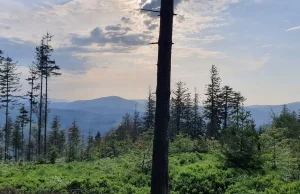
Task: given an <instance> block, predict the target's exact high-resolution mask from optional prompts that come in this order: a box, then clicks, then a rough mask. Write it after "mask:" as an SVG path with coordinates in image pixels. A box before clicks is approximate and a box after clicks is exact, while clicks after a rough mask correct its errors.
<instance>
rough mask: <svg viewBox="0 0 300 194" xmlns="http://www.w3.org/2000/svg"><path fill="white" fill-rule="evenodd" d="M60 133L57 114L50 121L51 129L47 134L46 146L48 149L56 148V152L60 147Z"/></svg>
mask: <svg viewBox="0 0 300 194" xmlns="http://www.w3.org/2000/svg"><path fill="white" fill-rule="evenodd" d="M60 135H61V132H60V119H59V116H57V115H56V116H54V119H53V121H52V124H51V131H50V134H49V141H48V147H49V148H50V150H56V151H57V152H58V149H62V144H61V142H60V141H61V138H60Z"/></svg>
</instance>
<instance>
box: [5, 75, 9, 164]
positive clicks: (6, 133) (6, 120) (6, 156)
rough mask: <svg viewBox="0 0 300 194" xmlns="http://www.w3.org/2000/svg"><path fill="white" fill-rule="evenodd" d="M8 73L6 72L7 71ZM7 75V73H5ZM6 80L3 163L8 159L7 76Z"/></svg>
mask: <svg viewBox="0 0 300 194" xmlns="http://www.w3.org/2000/svg"><path fill="white" fill-rule="evenodd" d="M7 71H8V70H7ZM7 74H8V72H7ZM7 74H6V76H7V79H6V111H5V131H6V132H5V136H6V137H5V161H6V159H8V154H9V153H8V150H9V133H8V75H7Z"/></svg>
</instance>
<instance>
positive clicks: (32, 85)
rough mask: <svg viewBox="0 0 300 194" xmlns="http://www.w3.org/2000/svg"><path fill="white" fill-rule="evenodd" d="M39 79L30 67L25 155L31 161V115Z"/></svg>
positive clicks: (34, 69) (32, 67) (35, 71)
mask: <svg viewBox="0 0 300 194" xmlns="http://www.w3.org/2000/svg"><path fill="white" fill-rule="evenodd" d="M38 79H39V77H38V72H37V70H36V68H35V67H34V66H31V67H30V69H29V77H28V78H27V79H26V81H27V82H28V84H29V85H30V90H29V91H28V92H27V96H28V98H29V103H30V105H29V106H30V108H29V134H28V153H27V160H28V161H30V160H31V152H32V151H31V149H32V147H31V146H30V145H31V136H32V122H33V121H32V113H33V108H34V106H35V105H36V103H37V101H36V100H37V99H36V98H37V97H38V94H36V92H37V91H38V89H39V85H38V84H36V81H37V80H38Z"/></svg>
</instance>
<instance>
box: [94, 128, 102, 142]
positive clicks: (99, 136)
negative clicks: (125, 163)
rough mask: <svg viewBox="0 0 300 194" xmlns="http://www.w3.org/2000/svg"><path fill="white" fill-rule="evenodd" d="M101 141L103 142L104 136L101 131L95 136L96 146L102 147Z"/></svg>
mask: <svg viewBox="0 0 300 194" xmlns="http://www.w3.org/2000/svg"><path fill="white" fill-rule="evenodd" d="M101 140H102V136H101V133H100V131H98V132H97V134H96V135H95V141H94V142H95V144H96V145H100V143H101Z"/></svg>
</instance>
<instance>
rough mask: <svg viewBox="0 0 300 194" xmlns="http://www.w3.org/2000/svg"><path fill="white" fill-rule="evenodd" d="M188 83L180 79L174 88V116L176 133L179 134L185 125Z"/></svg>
mask: <svg viewBox="0 0 300 194" xmlns="http://www.w3.org/2000/svg"><path fill="white" fill-rule="evenodd" d="M185 85H186V84H185V83H184V82H182V81H178V82H176V83H175V90H173V92H172V93H173V95H174V97H172V99H171V101H172V102H173V103H172V104H173V106H174V108H173V109H174V112H173V115H172V117H174V119H172V120H174V121H175V127H176V128H175V130H176V133H175V134H177V135H178V134H179V133H180V131H181V128H182V125H183V116H184V110H185V100H186V97H187V95H188V94H187V92H188V89H187V88H186V86H185Z"/></svg>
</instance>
